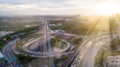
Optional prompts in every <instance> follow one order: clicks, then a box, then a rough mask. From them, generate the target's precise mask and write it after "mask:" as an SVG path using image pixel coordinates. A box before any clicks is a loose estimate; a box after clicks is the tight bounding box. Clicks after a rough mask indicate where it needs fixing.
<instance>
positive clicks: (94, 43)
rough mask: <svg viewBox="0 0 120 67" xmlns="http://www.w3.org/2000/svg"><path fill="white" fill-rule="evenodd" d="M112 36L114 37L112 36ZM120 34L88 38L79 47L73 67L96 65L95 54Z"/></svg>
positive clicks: (92, 66) (91, 66)
mask: <svg viewBox="0 0 120 67" xmlns="http://www.w3.org/2000/svg"><path fill="white" fill-rule="evenodd" d="M110 36H112V37H110ZM117 36H120V35H119V34H110V33H108V34H102V35H100V36H93V37H91V38H88V40H87V41H85V42H84V43H83V45H82V48H81V49H79V52H77V53H78V55H77V56H76V59H75V60H74V61H73V63H72V64H71V67H94V62H95V61H94V60H95V56H96V55H97V53H98V50H99V49H100V47H101V46H102V45H105V44H109V42H110V41H111V40H112V39H114V38H116V37H117Z"/></svg>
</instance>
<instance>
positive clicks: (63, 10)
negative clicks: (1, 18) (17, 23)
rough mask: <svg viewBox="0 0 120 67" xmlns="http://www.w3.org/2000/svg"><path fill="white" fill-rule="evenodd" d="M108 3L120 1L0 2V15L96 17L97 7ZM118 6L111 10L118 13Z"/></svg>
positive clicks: (21, 0)
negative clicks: (115, 10)
mask: <svg viewBox="0 0 120 67" xmlns="http://www.w3.org/2000/svg"><path fill="white" fill-rule="evenodd" d="M108 1H110V2H113V3H114V4H120V0H0V15H94V14H95V13H96V11H95V10H94V8H95V6H97V5H98V4H100V3H102V2H108ZM107 6H109V5H107ZM117 6H118V7H117V8H116V7H115V8H114V7H113V8H111V9H117V12H116V13H118V12H120V6H119V5H117ZM106 8H107V7H106ZM103 10H104V9H103ZM113 11H114V10H113Z"/></svg>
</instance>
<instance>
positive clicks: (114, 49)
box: [95, 38, 120, 67]
mask: <svg viewBox="0 0 120 67" xmlns="http://www.w3.org/2000/svg"><path fill="white" fill-rule="evenodd" d="M119 46H120V40H119V39H118V38H115V39H113V40H112V41H111V42H110V45H106V44H105V45H104V46H102V47H101V48H100V50H99V52H98V54H97V56H96V59H95V66H96V67H103V63H104V62H106V60H107V57H108V56H116V55H120V50H119V49H120V48H118V47H119Z"/></svg>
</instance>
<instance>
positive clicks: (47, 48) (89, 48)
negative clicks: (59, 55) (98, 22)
mask: <svg viewBox="0 0 120 67" xmlns="http://www.w3.org/2000/svg"><path fill="white" fill-rule="evenodd" d="M68 35H69V34H68ZM118 36H120V35H119V34H114V33H103V34H100V35H95V36H90V37H88V38H86V39H85V41H84V42H83V43H82V44H81V45H80V46H79V47H78V48H77V49H76V50H75V51H74V52H73V53H72V54H71V55H70V56H69V58H68V59H67V60H65V63H64V64H63V65H62V67H68V66H69V65H70V67H94V62H95V57H96V55H97V53H98V51H99V49H100V47H101V46H102V45H105V44H108V43H109V42H110V41H111V40H112V39H114V38H116V37H118ZM50 39H51V35H50V29H49V27H48V22H45V23H44V41H43V44H44V46H43V53H45V54H48V53H46V52H49V54H52V53H54V51H53V48H52V46H51V43H50ZM16 40H17V39H15V40H14V41H10V42H9V43H8V44H6V45H5V47H4V48H3V51H2V53H3V55H4V56H5V58H6V59H7V61H8V62H9V63H10V64H11V65H12V67H22V66H21V64H20V63H19V62H18V61H17V59H16V58H15V56H14V55H13V54H12V51H11V48H12V46H13V45H14V44H15V43H16ZM23 48H24V46H23ZM24 50H27V49H26V48H24ZM49 54H48V55H49ZM32 56H33V55H32ZM48 59H49V61H50V67H55V62H54V56H51V57H49V58H48ZM48 59H47V60H48ZM72 61H73V62H72ZM47 62H48V61H46V58H43V61H42V63H43V64H42V67H45V65H44V64H46V63H47ZM71 62H72V63H71ZM8 66H9V65H8Z"/></svg>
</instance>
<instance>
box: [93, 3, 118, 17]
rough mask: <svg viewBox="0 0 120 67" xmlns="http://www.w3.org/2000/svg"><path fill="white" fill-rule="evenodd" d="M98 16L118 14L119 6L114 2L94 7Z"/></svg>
mask: <svg viewBox="0 0 120 67" xmlns="http://www.w3.org/2000/svg"><path fill="white" fill-rule="evenodd" d="M94 11H95V12H96V13H97V14H99V15H114V14H118V13H120V5H119V4H118V3H114V2H102V3H100V4H98V5H96V6H95V7H94Z"/></svg>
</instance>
